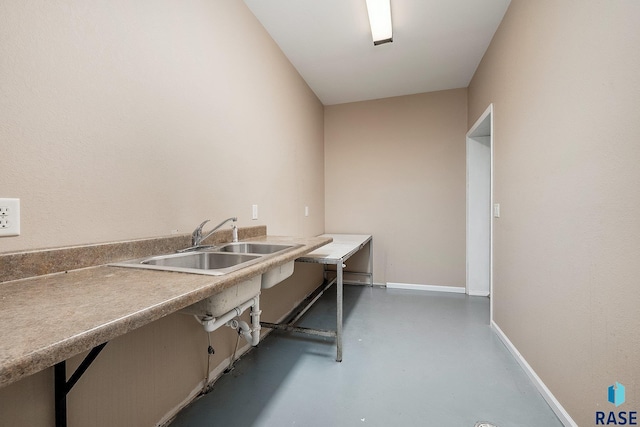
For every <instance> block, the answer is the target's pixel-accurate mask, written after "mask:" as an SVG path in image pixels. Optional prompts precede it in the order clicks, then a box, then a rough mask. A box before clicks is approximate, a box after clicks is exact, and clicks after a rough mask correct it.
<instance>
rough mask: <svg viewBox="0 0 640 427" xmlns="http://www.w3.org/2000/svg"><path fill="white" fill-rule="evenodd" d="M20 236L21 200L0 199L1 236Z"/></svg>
mask: <svg viewBox="0 0 640 427" xmlns="http://www.w3.org/2000/svg"><path fill="white" fill-rule="evenodd" d="M19 235H20V199H0V236H19Z"/></svg>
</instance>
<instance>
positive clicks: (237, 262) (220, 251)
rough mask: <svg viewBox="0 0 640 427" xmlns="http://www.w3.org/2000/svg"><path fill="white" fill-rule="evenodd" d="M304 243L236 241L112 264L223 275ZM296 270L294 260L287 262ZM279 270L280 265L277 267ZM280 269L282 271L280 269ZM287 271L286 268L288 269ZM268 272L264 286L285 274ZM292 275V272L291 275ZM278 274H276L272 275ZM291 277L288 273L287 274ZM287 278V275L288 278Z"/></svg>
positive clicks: (263, 281) (268, 285) (271, 283)
mask: <svg viewBox="0 0 640 427" xmlns="http://www.w3.org/2000/svg"><path fill="white" fill-rule="evenodd" d="M300 246H301V245H294V244H282V243H266V242H234V243H227V244H224V245H222V246H205V247H200V248H196V249H193V250H189V251H185V252H181V253H173V254H166V255H158V256H151V257H145V258H137V259H132V260H128V261H122V262H117V263H113V264H110V265H112V266H116V267H130V268H143V269H147V270H162V271H178V272H182V273H193V274H205V275H209V276H222V275H224V274H228V273H231V272H234V271H237V270H240V269H242V268H246V267H249V266H251V265H254V264H256V263H259V262H261V261H265V260H267V259H269V258H272V257H273V256H276V255H280V254H281V253H284V252H286V251H289V250H292V249H295V248H298V247H300ZM288 264H291V265H290V266H289V267H290V269H291V273H293V261H291V262H289V263H287V265H288ZM276 269H278V268H276ZM278 270H282V269H281V268H279V269H278ZM285 270H286V269H285ZM269 273H270V271H268V272H266V273H265V274H264V275H263V276H266V277H263V280H262V286H261V287H262V288H263V289H265V288H269V287H271V286H273V285H275V284H276V283H278V282H276V283H273V279H277V278H281V277H282V274H275V275H274V274H272V275H269ZM289 275H291V274H289ZM270 276H275V277H270ZM286 277H288V276H286ZM286 277H284V278H286Z"/></svg>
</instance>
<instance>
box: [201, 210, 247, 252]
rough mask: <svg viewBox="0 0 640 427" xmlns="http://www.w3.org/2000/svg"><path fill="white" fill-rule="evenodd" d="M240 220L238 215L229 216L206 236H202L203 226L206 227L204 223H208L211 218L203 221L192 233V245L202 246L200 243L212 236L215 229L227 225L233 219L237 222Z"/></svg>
mask: <svg viewBox="0 0 640 427" xmlns="http://www.w3.org/2000/svg"><path fill="white" fill-rule="evenodd" d="M237 220H238V218H237V217H235V216H233V217H231V218H227V219H225V220H224V221H222V222H221V223H220V224H218V225H216V226H215V227H213V229H212V230H211V231H210V232H208V233H207V235H206V236H204V237H203V236H202V227H204V225H205V224H206V223H208V222H209V221H211V220H209V219H207V220H205V221H202V224H200V225H199V226H197V227H196V229H195V230H193V233H191V246H192V247H198V246H200V244H201V243H202V242H203V241H205V240H206V239H207V238H208V237H209V236H211V235H212V234H213V232H214V231H216V230H217V229H218V228H220V227H222V226H223V225H225V224H226V223H227V222H229V221H233V222H236V221H237Z"/></svg>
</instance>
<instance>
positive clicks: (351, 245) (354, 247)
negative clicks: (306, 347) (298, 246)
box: [260, 234, 373, 362]
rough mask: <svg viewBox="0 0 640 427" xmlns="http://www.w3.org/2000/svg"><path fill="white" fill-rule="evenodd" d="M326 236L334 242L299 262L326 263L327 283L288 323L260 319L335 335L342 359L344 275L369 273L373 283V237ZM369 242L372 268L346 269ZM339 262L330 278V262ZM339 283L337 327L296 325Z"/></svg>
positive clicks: (284, 327) (338, 358)
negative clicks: (352, 258) (334, 273)
mask: <svg viewBox="0 0 640 427" xmlns="http://www.w3.org/2000/svg"><path fill="white" fill-rule="evenodd" d="M322 236H323V237H332V238H333V242H331V243H329V244H327V245H324V246H322V247H320V248H318V249H316V250H315V251H313V252H310V253H308V254H307V255H305V256H303V257H300V258H298V259H296V262H310V263H315V264H324V283H323V286H322V290H321V291H319V292H317V293H314V294H312V296H311V297H310V298H308V299H307V300H306V301H305V302H303V304H302V306H303V308H302V309H301V310H300V311H298V312H297V313H296V314H295V315H294V317H293V318H292V319H291V320H290V321H288V322H287V323H268V322H260V323H261V325H262V326H264V327H267V328H271V329H280V330H285V331H292V332H301V333H306V334H311V335H320V336H327V337H336V347H337V356H336V361H337V362H341V361H342V305H343V276H344V273H345V272H346V273H350V274H351V273H353V274H361V275H365V276H368V277H369V284H370V285H371V286H373V240H372V237H371V235H370V234H323V235H322ZM367 243H369V268H368V270H369V271H366V272H354V271H344V270H343V269H344V268H345V267H346V265H345V261H346V260H347V259H349V258H350V257H351V256H352V255H354V254H355V253H356V252H358V251H359V250H360V249H362V248H363V247H364V246H365V245H366V244H367ZM329 265H335V266H336V277H334V278H332V279H329V278H328V274H327V273H328V272H329V271H330V270H328V269H327V266H329ZM334 283H335V284H336V294H337V297H336V309H337V310H336V312H337V315H336V330H335V331H329V330H324V329H313V328H304V327H300V326H295V323H296V322H297V321H298V320H299V319H300V318H301V317H302V316H303V315H304V313H306V312H307V310H308V309H309V308H311V306H312V305H313V304H314V303H315V302H316V301H317V300H318V299H319V298H320V297H321V296H322V294H323V293H324V292H325V291H326V290H327V289H329V288H330V287H331V285H333V284H334Z"/></svg>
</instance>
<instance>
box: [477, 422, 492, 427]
mask: <svg viewBox="0 0 640 427" xmlns="http://www.w3.org/2000/svg"><path fill="white" fill-rule="evenodd" d="M474 427H498V426H496V425H495V424H491V423H488V422H486V421H478V422H477V423H476V425H475V426H474Z"/></svg>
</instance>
